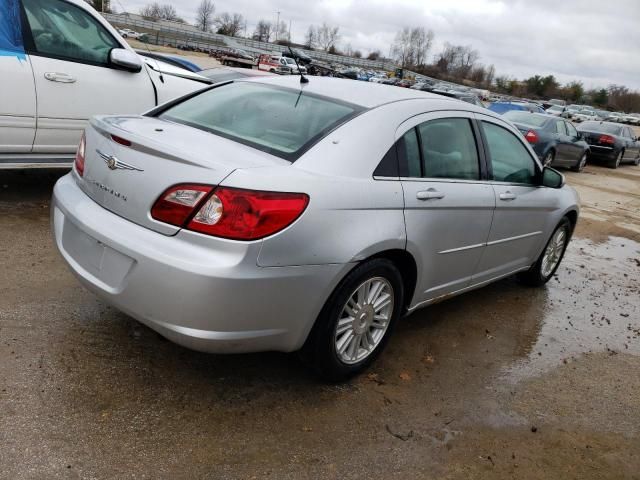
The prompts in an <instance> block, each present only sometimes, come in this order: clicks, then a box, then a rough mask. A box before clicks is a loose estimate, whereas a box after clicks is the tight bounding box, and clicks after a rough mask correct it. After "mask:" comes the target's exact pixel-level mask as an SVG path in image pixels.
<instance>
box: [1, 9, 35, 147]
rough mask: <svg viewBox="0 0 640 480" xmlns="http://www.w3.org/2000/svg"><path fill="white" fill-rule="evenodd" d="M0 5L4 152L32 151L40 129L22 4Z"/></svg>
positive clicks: (2, 143) (2, 142)
mask: <svg viewBox="0 0 640 480" xmlns="http://www.w3.org/2000/svg"><path fill="white" fill-rule="evenodd" d="M5 1H6V0H5ZM0 8H1V9H2V11H1V12H0V153H28V152H30V151H31V146H32V145H33V137H34V135H35V131H36V89H35V85H34V82H33V72H32V70H31V62H30V60H29V57H27V55H26V53H25V50H24V45H23V39H22V29H21V24H20V4H19V3H18V1H17V0H9V1H8V2H7V3H5V4H4V6H3V7H0Z"/></svg>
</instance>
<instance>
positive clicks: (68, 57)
mask: <svg viewBox="0 0 640 480" xmlns="http://www.w3.org/2000/svg"><path fill="white" fill-rule="evenodd" d="M0 3H1V5H0V169H1V168H26V167H44V166H70V165H71V164H72V161H73V157H74V153H75V150H76V147H77V145H78V142H79V140H80V136H81V133H82V131H83V130H84V128H85V126H86V124H87V122H88V120H89V118H91V117H92V116H93V115H96V114H116V113H118V114H140V113H143V112H145V111H146V110H149V109H151V108H153V107H155V106H156V105H158V104H160V103H164V102H166V101H168V100H171V99H173V98H175V97H178V96H181V95H184V94H187V93H189V92H193V91H195V90H198V89H200V88H203V87H206V86H207V85H208V84H209V83H211V82H210V81H209V80H208V79H206V78H204V77H202V76H200V75H197V74H195V73H192V72H189V71H187V70H183V69H180V68H177V67H174V66H172V65H169V64H165V63H163V62H162V61H158V60H155V59H151V58H146V57H141V56H139V55H138V54H136V53H135V52H134V51H133V49H132V48H131V47H130V46H129V45H128V44H127V42H126V41H125V40H124V39H122V37H121V36H120V35H119V34H118V32H117V30H116V29H115V28H113V27H112V26H111V25H109V23H108V22H107V21H106V20H105V19H104V18H103V17H102V16H100V15H99V14H98V13H97V12H96V11H95V10H94V9H93V8H92V7H90V6H89V5H88V4H87V3H86V2H84V1H82V0H2V1H1V2H0Z"/></svg>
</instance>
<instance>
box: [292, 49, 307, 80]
mask: <svg viewBox="0 0 640 480" xmlns="http://www.w3.org/2000/svg"><path fill="white" fill-rule="evenodd" d="M287 48H288V49H289V53H291V57H292V58H293V61H294V62H296V67H298V73H299V74H300V83H309V79H308V78H307V77H305V76H304V75H303V74H302V70H300V65H299V64H298V59H297V58H296V56H295V55H294V54H293V50H292V49H291V45H287Z"/></svg>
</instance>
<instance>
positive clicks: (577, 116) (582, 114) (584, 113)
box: [572, 109, 598, 123]
mask: <svg viewBox="0 0 640 480" xmlns="http://www.w3.org/2000/svg"><path fill="white" fill-rule="evenodd" d="M572 120H573V121H574V122H576V123H580V122H588V121H597V120H598V114H597V113H596V112H595V110H588V109H587V110H581V111H579V112H578V113H574V114H573V117H572Z"/></svg>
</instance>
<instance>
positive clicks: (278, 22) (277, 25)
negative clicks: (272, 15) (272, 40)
mask: <svg viewBox="0 0 640 480" xmlns="http://www.w3.org/2000/svg"><path fill="white" fill-rule="evenodd" d="M278 30H280V12H278V19H277V20H276V43H278Z"/></svg>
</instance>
